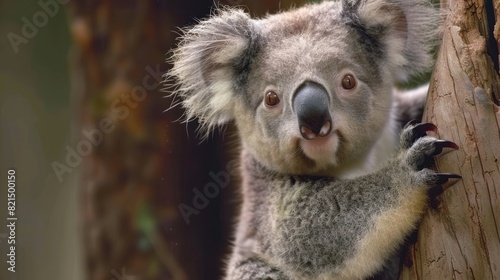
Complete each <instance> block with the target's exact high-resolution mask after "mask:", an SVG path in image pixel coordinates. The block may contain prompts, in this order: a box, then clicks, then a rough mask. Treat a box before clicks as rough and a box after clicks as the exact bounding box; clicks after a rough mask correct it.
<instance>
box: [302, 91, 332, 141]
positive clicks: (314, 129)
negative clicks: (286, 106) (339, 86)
mask: <svg viewBox="0 0 500 280" xmlns="http://www.w3.org/2000/svg"><path fill="white" fill-rule="evenodd" d="M329 103H330V100H329V98H328V93H327V92H326V89H325V88H324V87H322V86H321V85H319V84H317V83H313V82H306V83H304V84H302V85H301V86H300V87H299V88H298V89H297V91H296V92H295V95H294V97H293V108H294V110H295V113H296V114H297V119H298V121H299V128H300V133H301V134H302V137H304V138H305V139H307V140H312V139H314V138H316V137H318V136H320V137H324V136H327V135H329V134H330V132H331V131H332V117H331V116H330V111H329V110H328V109H329V106H328V105H329Z"/></svg>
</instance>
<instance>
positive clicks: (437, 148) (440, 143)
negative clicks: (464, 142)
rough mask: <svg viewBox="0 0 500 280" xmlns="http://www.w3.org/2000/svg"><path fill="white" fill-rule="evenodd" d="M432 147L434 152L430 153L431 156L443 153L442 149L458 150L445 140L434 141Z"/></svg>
mask: <svg viewBox="0 0 500 280" xmlns="http://www.w3.org/2000/svg"><path fill="white" fill-rule="evenodd" d="M434 147H435V150H434V152H433V153H432V155H433V156H435V155H439V154H440V153H441V152H443V148H450V149H453V150H458V149H459V147H458V145H457V144H455V143H453V142H451V141H446V140H436V141H435V142H434Z"/></svg>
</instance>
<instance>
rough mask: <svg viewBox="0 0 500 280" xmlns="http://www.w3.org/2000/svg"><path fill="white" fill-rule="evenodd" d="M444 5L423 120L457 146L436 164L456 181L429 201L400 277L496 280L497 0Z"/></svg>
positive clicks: (499, 218)
mask: <svg viewBox="0 0 500 280" xmlns="http://www.w3.org/2000/svg"><path fill="white" fill-rule="evenodd" d="M448 6H449V7H450V8H451V12H450V14H449V16H448V19H447V21H446V24H445V26H444V34H443V42H442V45H441V49H440V51H439V54H438V59H437V65H436V68H435V71H434V73H433V75H432V78H431V85H430V92H429V98H428V100H427V105H426V111H425V113H424V122H432V123H434V124H436V125H437V127H438V129H439V134H438V137H439V138H441V139H446V140H451V141H453V142H455V143H457V144H458V146H460V150H458V151H455V152H451V153H448V154H444V155H441V156H439V157H438V158H437V160H436V166H437V169H438V170H440V171H441V172H452V173H457V174H460V175H462V177H463V179H462V180H460V181H459V182H457V183H456V184H454V185H452V186H451V187H449V188H447V189H445V190H444V192H443V194H441V195H440V196H439V197H438V198H436V200H434V201H433V203H431V205H432V206H433V207H431V209H430V210H429V211H428V212H427V214H426V215H425V217H424V218H423V220H422V223H421V224H420V227H419V230H418V234H417V242H416V244H413V245H411V246H410V248H409V251H408V254H407V257H406V260H405V262H404V265H403V270H402V273H401V276H400V278H401V279H440V280H441V279H481V280H482V279H500V110H499V107H498V104H499V99H500V79H499V72H498V61H499V52H498V50H499V45H500V44H499V43H500V23H499V22H498V16H499V15H500V0H484V1H483V0H471V1H461V0H450V1H449V4H448ZM495 17H496V19H495ZM495 22H496V25H495Z"/></svg>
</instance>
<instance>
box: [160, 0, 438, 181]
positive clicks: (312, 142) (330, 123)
mask: <svg viewBox="0 0 500 280" xmlns="http://www.w3.org/2000/svg"><path fill="white" fill-rule="evenodd" d="M436 18H437V17H436V11H435V10H434V9H432V7H430V6H429V5H428V4H426V2H425V1H418V0H415V1H408V0H398V1H396V0H393V1H390V0H364V1H363V0H359V1H355V0H344V1H342V2H324V3H321V4H313V5H308V6H305V7H303V8H300V9H297V10H292V11H289V12H284V13H279V14H276V15H271V16H268V17H267V18H264V19H260V20H255V19H251V18H250V17H249V16H248V15H247V14H246V13H244V12H243V11H241V10H234V9H229V10H222V11H220V12H219V13H218V14H217V15H214V16H212V17H211V18H209V19H207V20H204V21H201V22H200V23H199V24H198V25H196V26H194V27H193V28H192V29H189V30H187V31H186V32H185V34H184V36H183V38H182V41H181V42H180V44H179V47H178V48H177V49H176V50H175V51H174V54H173V56H172V62H173V68H172V70H171V71H170V73H169V75H170V77H172V78H175V79H176V81H177V82H176V85H177V89H176V90H175V91H174V93H175V94H177V95H178V96H180V97H181V98H182V99H183V102H182V104H183V106H184V107H185V108H186V109H187V116H188V118H194V117H197V118H198V119H199V120H200V123H201V126H202V128H203V129H205V131H210V130H211V129H213V127H214V126H217V125H222V124H224V123H226V122H228V121H230V120H234V121H235V123H236V126H237V128H238V131H239V134H240V137H241V141H242V146H243V149H245V150H246V151H247V152H249V153H250V154H252V155H253V156H254V157H255V158H256V159H257V160H258V161H260V162H261V163H263V164H264V165H265V166H267V167H269V168H270V169H272V170H275V171H278V172H284V173H289V174H305V175H332V174H333V175H335V174H336V170H341V169H345V168H346V166H352V165H355V164H356V162H359V161H363V160H364V159H365V158H366V157H367V155H368V154H369V152H370V150H371V149H372V148H373V146H374V144H375V143H376V142H377V141H378V139H379V138H380V136H381V134H382V132H383V131H384V129H386V126H387V125H388V123H389V119H390V118H391V108H392V96H391V88H392V86H393V83H394V81H395V80H402V79H406V78H407V77H409V76H410V75H413V74H415V73H419V72H422V71H425V70H428V68H429V67H430V66H431V65H432V59H431V54H430V49H431V48H432V47H433V43H432V42H433V39H435V38H434V36H433V35H434V34H435V32H436V22H437V20H436Z"/></svg>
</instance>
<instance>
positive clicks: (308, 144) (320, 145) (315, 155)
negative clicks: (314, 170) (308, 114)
mask: <svg viewBox="0 0 500 280" xmlns="http://www.w3.org/2000/svg"><path fill="white" fill-rule="evenodd" d="M338 146H339V137H338V134H337V133H336V132H335V131H334V132H332V133H330V135H328V136H326V137H316V138H314V139H312V140H306V139H301V140H300V148H301V149H302V151H303V152H304V154H305V155H306V156H307V157H308V158H310V159H312V160H313V161H314V162H315V163H316V164H317V165H318V167H327V166H332V165H336V163H337V156H336V154H337V149H338Z"/></svg>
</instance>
